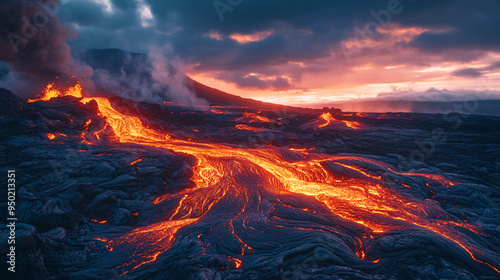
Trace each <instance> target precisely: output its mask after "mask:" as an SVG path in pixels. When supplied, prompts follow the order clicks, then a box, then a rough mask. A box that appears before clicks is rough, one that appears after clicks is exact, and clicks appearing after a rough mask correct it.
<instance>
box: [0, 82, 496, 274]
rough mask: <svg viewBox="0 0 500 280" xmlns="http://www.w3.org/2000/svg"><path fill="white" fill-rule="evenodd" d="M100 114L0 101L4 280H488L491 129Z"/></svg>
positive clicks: (170, 112)
mask: <svg viewBox="0 0 500 280" xmlns="http://www.w3.org/2000/svg"><path fill="white" fill-rule="evenodd" d="M110 102H111V104H112V107H113V108H114V109H115V110H116V111H118V112H120V113H121V114H124V115H128V116H138V117H140V120H141V123H142V125H143V126H144V127H146V128H147V129H148V131H149V132H151V131H155V133H152V132H151V133H152V134H151V135H149V136H148V137H146V136H144V135H138V134H137V135H136V134H134V133H135V131H132V130H131V127H128V126H125V127H123V131H122V132H120V135H118V133H116V131H114V129H115V130H116V129H117V126H113V125H112V124H110V122H109V121H110V117H108V118H105V117H104V116H103V115H104V113H103V112H102V110H103V108H102V107H100V106H101V105H100V104H97V103H96V101H90V102H88V103H87V104H83V103H82V102H80V101H79V100H78V99H77V98H73V97H64V98H56V99H53V100H50V101H39V102H34V103H27V102H25V101H24V100H22V99H20V98H19V97H17V96H16V95H14V94H12V93H11V92H8V91H6V90H1V91H0V107H1V117H0V123H1V126H0V128H1V132H0V139H1V142H0V147H1V150H2V152H1V153H0V156H1V162H2V166H3V167H4V168H3V169H4V170H8V169H13V170H16V180H17V184H18V189H17V193H16V215H17V217H18V221H17V231H16V271H17V272H16V277H17V278H19V279H499V278H500V271H499V270H500V253H499V252H500V238H499V237H500V184H499V178H500V162H499V156H500V142H499V140H498V139H500V118H499V117H489V116H480V115H439V114H396V113H388V114H368V113H364V114H355V113H354V114H348V113H341V112H339V111H336V110H324V111H312V110H311V111H310V112H304V111H301V112H294V111H293V110H288V111H287V110H285V109H283V110H281V111H280V110H275V111H273V110H260V109H259V108H255V109H254V108H240V107H227V106H226V107H210V108H194V109H186V108H183V107H180V106H174V105H172V104H164V105H161V106H160V105H152V104H147V103H133V102H130V101H127V100H124V99H118V98H112V99H110ZM118 119H123V118H120V117H118ZM117 122H118V121H117ZM116 125H118V126H119V125H123V124H116ZM163 134H164V135H168V137H169V138H165V139H161V137H162V135H163ZM172 139H173V140H172ZM412 159H413V160H414V161H412ZM415 160H416V161H415ZM4 186H6V184H3V185H2V188H5V187H4ZM0 201H1V203H2V204H1V205H2V209H3V210H2V213H6V212H7V211H6V208H7V196H6V195H2V196H1V197H0ZM5 220H6V219H3V221H5ZM0 234H1V235H0V236H1V240H0V248H1V254H2V259H3V260H4V261H2V262H1V271H2V273H6V271H7V263H6V261H5V258H6V254H7V253H8V246H7V238H8V235H9V231H8V230H6V226H5V225H4V226H2V231H1V232H0ZM5 276H9V277H12V276H11V275H10V274H5ZM2 277H3V276H2ZM6 279H7V278H6ZM9 279H12V278H9Z"/></svg>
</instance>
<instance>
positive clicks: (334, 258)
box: [35, 85, 500, 279]
mask: <svg viewBox="0 0 500 280" xmlns="http://www.w3.org/2000/svg"><path fill="white" fill-rule="evenodd" d="M77 86H78V85H77ZM78 89H80V90H81V87H78V88H71V89H70V90H69V91H67V94H66V93H65V94H61V93H60V92H59V91H57V90H55V89H54V88H53V85H49V86H48V87H47V89H46V91H45V95H44V96H42V97H40V98H39V99H37V100H41V101H47V100H50V99H52V98H55V97H61V96H65V95H70V96H74V97H79V98H81V95H78V94H77V93H75V92H74V91H75V90H78ZM37 100H35V101H37ZM80 102H81V103H83V104H86V105H87V106H97V110H98V113H99V116H100V117H101V118H102V119H103V120H105V121H104V122H101V123H100V125H99V124H97V123H96V124H94V120H91V119H89V120H86V122H85V126H84V127H85V129H86V132H84V133H82V135H80V136H79V137H80V138H81V141H82V143H87V144H92V143H93V144H96V143H97V142H98V141H102V140H103V139H107V141H116V142H118V143H123V144H134V145H140V146H143V147H154V148H156V149H160V150H164V151H173V152H175V153H180V154H186V155H189V156H192V157H194V159H195V163H194V166H193V167H192V176H191V178H190V181H191V182H192V184H190V185H189V186H187V187H185V188H183V189H180V190H178V191H175V192H169V193H166V194H164V195H161V196H159V197H157V198H156V199H154V201H152V202H153V203H154V205H155V207H156V208H155V209H157V210H155V211H159V212H158V213H162V214H161V215H160V216H161V217H162V218H161V220H155V221H148V223H149V224H147V225H144V226H140V227H137V228H134V229H130V230H128V231H127V232H105V231H103V232H101V233H100V234H98V235H97V236H96V237H95V240H97V241H99V242H103V243H104V244H105V246H106V248H107V250H108V253H106V254H107V255H108V256H109V257H110V258H111V259H112V260H114V262H120V265H117V266H115V269H118V270H119V271H120V274H125V273H130V272H132V271H136V270H138V271H140V268H148V267H149V266H148V264H151V263H154V262H155V261H156V262H159V261H160V259H159V258H160V257H161V256H164V257H165V258H166V257H168V255H169V252H172V254H181V253H182V252H184V251H182V249H180V248H179V246H180V245H178V244H180V243H183V244H184V246H185V247H186V248H188V250H190V251H191V252H195V255H197V256H200V258H201V257H203V256H204V255H206V256H207V258H204V259H205V260H206V261H207V262H208V263H207V266H208V267H211V268H217V269H222V270H224V269H226V270H231V269H241V268H243V269H246V268H255V267H259V266H265V265H266V263H270V262H275V261H276V262H278V263H279V264H281V265H285V264H287V265H293V264H297V262H300V261H301V260H300V259H302V260H303V261H305V260H306V259H307V258H311V257H314V254H313V253H308V252H314V250H315V249H317V248H320V249H321V250H323V251H324V252H323V253H322V255H321V256H322V257H321V258H319V257H316V259H321V260H322V261H324V262H325V263H327V264H329V265H330V266H349V267H351V268H352V269H355V270H359V271H363V272H364V273H375V274H376V273H377V272H380V271H381V270H382V268H381V267H382V266H384V265H389V264H390V262H389V258H390V254H391V253H390V252H391V250H394V251H398V250H404V248H405V245H404V244H405V239H407V238H409V239H411V238H412V236H415V238H424V237H423V236H426V237H425V238H427V239H426V240H428V242H431V241H429V240H431V239H436V240H439V242H438V241H436V242H438V243H437V244H438V245H435V246H434V247H433V249H429V250H434V251H436V250H437V251H439V249H438V248H441V251H446V250H448V252H451V254H452V255H456V256H450V258H455V262H458V263H460V262H465V263H468V264H469V265H470V263H475V265H476V266H478V267H479V268H476V269H478V270H483V271H486V272H485V273H486V274H488V273H496V272H498V273H500V271H499V270H498V267H500V266H499V263H498V260H495V258H496V257H498V256H499V255H498V253H497V252H496V253H494V252H491V251H489V250H488V249H487V248H486V247H485V246H484V245H483V244H481V242H480V241H477V239H473V238H471V236H473V237H474V236H477V235H481V233H480V232H479V231H478V230H477V229H476V227H475V226H474V225H471V224H469V223H467V222H466V221H464V220H458V219H457V218H454V217H451V216H450V214H449V213H447V212H446V211H445V210H443V209H442V208H441V207H440V206H439V205H438V204H437V203H435V202H434V201H433V200H431V199H426V198H422V197H421V196H419V195H411V194H408V193H404V192H401V191H400V187H402V188H406V189H409V190H411V189H412V188H413V187H414V186H413V184H415V182H425V183H426V185H424V187H422V186H420V185H419V186H418V188H419V189H422V188H424V189H423V190H425V189H429V190H430V187H431V186H432V188H433V189H438V190H440V189H445V188H452V187H454V186H457V185H460V184H461V183H460V182H458V181H456V180H450V179H447V178H446V177H445V176H443V175H438V174H432V173H425V172H400V171H397V170H396V168H394V167H392V166H391V165H389V164H386V163H384V162H382V161H379V160H374V159H370V158H365V157H361V156H352V155H329V154H322V153H316V152H311V151H310V149H301V148H290V149H287V148H278V147H265V148H254V149H249V148H244V147H243V148H242V147H239V148H236V147H233V146H231V145H223V144H215V143H200V142H193V141H188V140H182V139H177V138H175V137H174V136H173V135H171V134H170V133H169V132H164V131H161V130H160V129H153V128H148V127H146V126H145V125H144V124H143V122H142V121H141V119H140V118H139V117H136V116H131V115H126V114H122V113H120V112H119V111H118V110H117V109H115V108H114V106H113V104H112V103H111V102H110V100H109V99H107V98H102V97H89V98H81V99H80ZM238 120H239V121H244V122H248V123H252V122H271V120H270V119H268V118H266V117H262V116H259V115H257V114H254V113H247V112H245V113H243V116H242V117H241V118H239V119H238ZM328 126H339V127H348V128H352V129H364V128H367V126H366V125H363V124H361V123H359V122H354V121H344V120H339V119H337V118H335V117H333V116H332V115H331V114H330V113H323V114H322V115H321V116H320V117H319V118H318V119H316V120H314V121H311V122H309V123H307V124H304V125H303V127H313V128H314V129H321V128H324V127H328ZM236 128H237V129H240V130H253V131H256V132H259V131H260V130H259V129H257V128H253V127H250V126H247V125H243V124H239V125H237V126H236ZM110 134H112V135H110ZM56 135H62V134H50V136H49V134H47V137H49V139H54V138H56V137H58V136H56ZM139 163H140V164H143V163H146V161H145V159H143V158H142V157H141V158H138V159H134V160H131V161H129V162H128V163H127V164H129V165H138V164H139ZM139 191H140V190H139ZM135 216H137V215H134V217H135ZM138 217H140V218H142V219H147V217H141V215H140V214H139V216H138ZM92 221H94V222H96V223H98V224H103V225H102V227H105V226H107V225H105V224H106V221H104V222H102V221H103V220H97V219H95V220H92ZM391 236H394V238H396V239H398V238H401V241H397V242H396V243H394V244H395V245H394V244H393V245H389V244H385V243H384V242H388V241H387V240H388V239H384V238H389V237H391ZM384 240H385V241H384ZM479 240H480V239H479ZM426 242H427V241H426ZM176 244H177V246H176ZM391 246H395V247H391ZM398 246H399V247H398ZM377 248H378V249H377ZM384 250H385V251H384ZM386 251H387V252H389V253H386ZM272 252H275V253H276V254H277V255H273V254H274V253H272ZM277 252H282V253H277ZM285 252H286V253H285ZM182 254H184V255H182ZM182 254H181V255H177V256H176V258H181V259H182V258H187V256H186V255H185V254H187V253H186V252H184V253H182ZM430 254H431V255H432V254H440V253H439V252H434V253H430ZM209 256H211V259H210V258H209ZM214 256H217V257H215V258H214ZM301 256H302V257H301ZM275 257H278V258H281V259H280V260H274V259H273V258H275ZM386 259H387V260H386ZM110 263H113V262H110ZM391 265H392V264H391ZM472 266H474V264H472ZM488 271H489V272H488ZM159 275H160V274H159ZM206 275H208V274H206ZM270 275H272V274H270ZM298 275H300V274H298ZM492 275H494V274H492ZM497 276H498V274H497ZM255 277H257V278H259V276H255V275H253V276H252V275H249V276H248V278H255ZM360 279H361V278H360ZM363 279H364V278H363Z"/></svg>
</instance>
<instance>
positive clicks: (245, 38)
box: [229, 31, 273, 44]
mask: <svg viewBox="0 0 500 280" xmlns="http://www.w3.org/2000/svg"><path fill="white" fill-rule="evenodd" d="M272 34H273V33H272V32H271V31H260V32H254V33H252V34H240V33H233V34H231V35H229V38H231V39H233V40H235V41H236V42H238V43H240V44H247V43H250V42H257V41H261V40H264V39H266V38H267V37H269V36H271V35H272Z"/></svg>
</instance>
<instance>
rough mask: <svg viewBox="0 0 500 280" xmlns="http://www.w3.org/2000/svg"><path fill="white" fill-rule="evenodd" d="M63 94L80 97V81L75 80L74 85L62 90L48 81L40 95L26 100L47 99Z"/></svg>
mask: <svg viewBox="0 0 500 280" xmlns="http://www.w3.org/2000/svg"><path fill="white" fill-rule="evenodd" d="M63 96H73V97H76V98H82V85H81V84H80V82H77V83H76V84H75V85H74V86H72V87H70V88H68V89H66V90H64V91H60V90H59V89H57V88H56V87H55V85H54V83H50V84H48V85H47V86H46V87H45V89H44V91H43V94H42V95H40V96H38V98H37V99H28V102H30V103H31V102H36V101H49V100H50V99H53V98H57V97H63Z"/></svg>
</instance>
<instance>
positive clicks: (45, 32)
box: [0, 0, 93, 95]
mask: <svg viewBox="0 0 500 280" xmlns="http://www.w3.org/2000/svg"><path fill="white" fill-rule="evenodd" d="M60 4H61V1H60V0H0V61H3V62H5V63H7V65H8V67H9V70H10V71H13V72H15V73H17V74H20V75H15V74H12V75H13V76H11V77H9V79H8V81H7V85H8V86H9V87H10V89H13V90H16V89H18V88H19V86H21V85H19V84H16V82H17V83H22V84H23V85H22V86H24V90H27V88H26V82H27V81H31V85H30V87H29V89H31V90H35V89H37V87H40V86H43V85H45V84H46V83H47V82H49V81H55V82H56V83H60V84H62V85H65V84H66V83H74V82H75V81H74V79H71V78H70V77H73V76H74V78H76V79H78V80H80V81H81V82H83V83H84V86H85V87H87V88H88V89H90V90H92V88H93V85H92V83H91V80H90V78H91V76H92V68H91V67H89V66H86V65H84V64H82V63H81V62H79V61H76V60H74V59H73V58H72V57H71V49H70V46H69V45H68V44H67V43H66V41H67V40H70V39H72V38H75V37H76V35H77V33H76V32H75V31H71V30H69V29H67V28H65V27H64V26H62V25H61V23H60V22H59V20H58V18H57V16H56V13H57V8H58V7H59V5H60ZM4 84H5V83H4ZM25 94H26V93H25ZM25 94H23V95H25Z"/></svg>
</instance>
